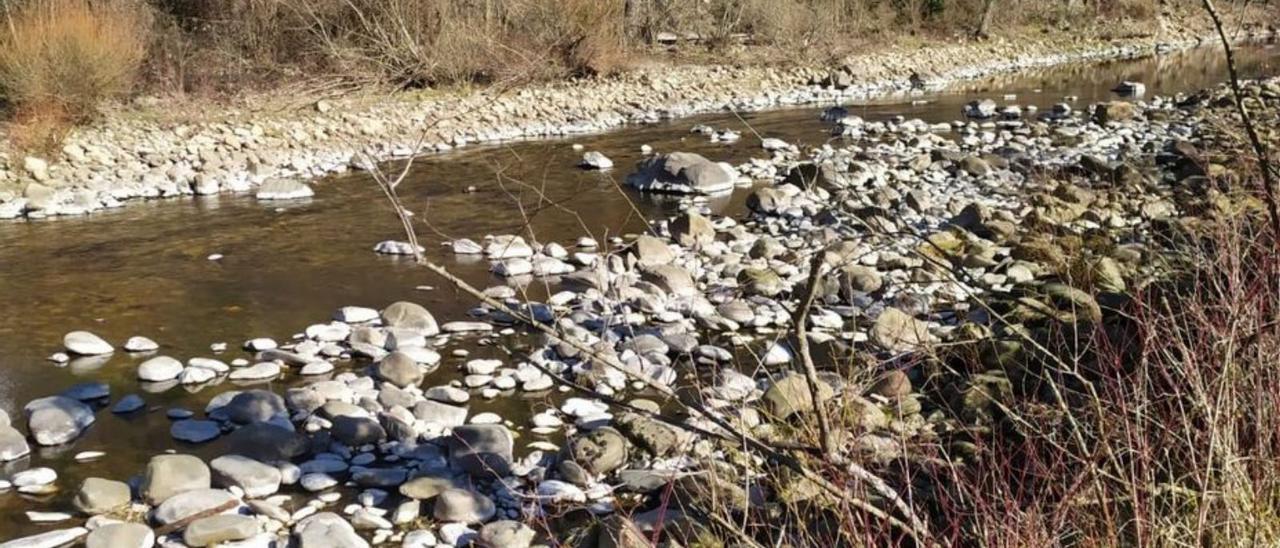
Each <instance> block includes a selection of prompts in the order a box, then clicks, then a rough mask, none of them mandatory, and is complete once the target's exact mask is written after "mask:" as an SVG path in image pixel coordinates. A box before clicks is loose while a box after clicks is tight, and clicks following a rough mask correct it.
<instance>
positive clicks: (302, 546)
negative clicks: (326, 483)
mask: <svg viewBox="0 0 1280 548" xmlns="http://www.w3.org/2000/svg"><path fill="white" fill-rule="evenodd" d="M293 544H294V546H295V548H369V543H368V542H366V541H365V540H364V539H362V538H360V536H359V535H357V534H356V530H355V528H354V527H352V526H351V524H350V523H348V522H347V520H345V519H342V516H340V515H338V514H334V513H332V512H321V513H318V514H316V515H313V516H311V517H308V518H306V519H303V520H302V521H299V522H298V524H297V525H296V526H295V527H294V528H293Z"/></svg>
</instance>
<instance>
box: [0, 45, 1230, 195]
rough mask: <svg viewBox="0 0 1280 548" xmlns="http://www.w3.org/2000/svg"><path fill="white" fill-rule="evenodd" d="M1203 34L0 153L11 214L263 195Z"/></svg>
mask: <svg viewBox="0 0 1280 548" xmlns="http://www.w3.org/2000/svg"><path fill="white" fill-rule="evenodd" d="M1203 33H1204V29H1203V28H1202V27H1200V26H1197V25H1187V26H1183V27H1176V28H1169V29H1166V30H1165V31H1164V32H1163V33H1161V34H1160V35H1159V36H1156V35H1145V36H1141V37H1136V38H1128V39H1116V40H1104V39H1100V38H1090V39H1083V40H1080V39H1076V38H1074V37H1072V36H1070V35H1067V34H1046V35H1044V36H1037V37H1028V38H1023V39H1018V40H1013V41H993V42H963V43H958V44H954V43H953V44H940V43H925V44H916V45H912V46H903V45H890V46H888V47H886V48H885V49H883V50H879V51H875V52H872V53H865V54H860V55H857V56H855V57H852V58H850V59H849V60H847V61H846V62H845V63H844V65H843V66H842V67H838V68H832V67H804V68H789V69H777V68H771V67H760V66H746V67H729V66H679V67H669V66H656V67H651V68H642V69H637V70H634V71H631V72H627V73H624V74H622V75H620V76H617V77H611V78H601V79H588V80H578V81H572V82H562V83H552V84H541V85H534V86H531V87H527V88H521V89H513V90H507V91H501V90H495V89H481V90H477V91H474V92H470V93H462V94H445V95H443V96H439V95H427V96H423V95H420V94H413V93H406V94H397V95H392V96H390V97H380V98H378V99H376V100H371V99H370V98H368V97H363V98H359V97H357V98H350V99H345V100H344V99H334V100H321V101H317V102H315V103H312V104H309V105H308V106H306V107H304V108H298V109H295V110H289V111H286V112H282V113H265V112H261V111H253V112H251V113H247V114H242V115H237V114H236V113H235V112H234V111H232V112H225V113H220V114H213V115H210V114H209V113H204V115H202V116H195V117H179V118H177V119H175V118H172V117H170V116H168V115H165V114H164V112H165V110H166V106H165V105H164V104H163V103H160V104H153V105H150V106H143V107H138V108H126V109H121V110H116V111H112V112H111V113H110V114H108V115H107V116H106V118H105V119H104V120H102V121H101V122H100V123H97V124H95V125H93V126H91V127H87V128H81V129H77V130H76V131H75V132H74V133H73V134H72V135H70V137H69V138H68V139H67V141H66V144H65V146H64V147H63V148H62V151H61V154H60V155H59V157H55V158H35V157H26V156H23V157H18V156H14V155H12V153H5V154H2V155H0V218H6V219H9V218H21V217H27V218H46V217H56V216H65V215H83V214H88V213H92V212H93V211H97V210H101V209H104V208H113V207H118V206H120V205H122V204H123V203H125V202H128V201H130V200H138V199H150V198H165V197H177V196H192V195H211V194H218V193H222V192H252V191H254V190H255V189H256V188H257V187H259V186H260V185H261V184H262V183H264V182H266V181H269V180H273V179H290V180H293V181H294V182H295V183H296V182H298V181H305V180H308V179H311V178H314V177H318V176H322V175H325V174H330V173H336V172H341V171H345V170H348V169H350V168H351V167H352V166H353V165H355V164H359V163H361V162H363V161H365V160H366V159H372V160H375V161H385V160H392V159H397V158H405V157H408V156H411V155H414V154H416V153H421V152H427V151H446V150H452V149H454V148H457V147H462V146H467V145H471V144H477V143H495V142H502V141H509V140H513V139H525V138H539V137H559V136H569V135H575V134H584V133H592V132H600V131H604V130H607V129H611V128H616V127H620V126H623V125H627V124H637V123H646V122H653V121H658V120H663V119H669V118H675V117H681V116H687V115H691V114H695V113H700V112H712V111H722V110H726V109H733V110H738V111H751V110H760V109H768V108H775V107H780V106H789V105H800V104H810V103H818V102H856V101H865V100H868V99H873V98H879V97H886V96H890V95H892V94H908V93H910V92H911V91H912V83H911V78H910V77H911V75H912V74H918V75H921V76H922V77H923V83H924V84H925V85H926V86H927V87H930V88H934V89H937V88H943V87H946V86H947V85H950V84H952V83H954V82H957V81H963V80H970V79H975V78H981V77H984V76H989V75H993V74H998V73H1005V72H1011V71H1017V70H1026V69H1031V68H1036V67H1045V66H1051V65H1056V64H1062V63H1074V62H1089V61H1101V60H1107V59H1118V58H1127V57H1137V56H1146V55H1155V54H1157V53H1158V52H1161V51H1168V50H1172V49H1178V48H1186V47H1193V46H1195V45H1198V44H1200V43H1203V42H1204V40H1205V38H1204V36H1205V35H1204V34H1203ZM1242 38H1247V37H1242ZM186 108H187V109H189V108H190V107H189V106H188V107H186ZM174 110H179V109H174ZM202 119H203V120H206V121H199V120H202ZM192 120H194V121H192Z"/></svg>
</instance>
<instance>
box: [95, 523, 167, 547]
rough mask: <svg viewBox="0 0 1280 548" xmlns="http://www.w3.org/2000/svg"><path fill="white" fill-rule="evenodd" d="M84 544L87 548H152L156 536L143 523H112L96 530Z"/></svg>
mask: <svg viewBox="0 0 1280 548" xmlns="http://www.w3.org/2000/svg"><path fill="white" fill-rule="evenodd" d="M84 544H85V548H151V547H152V546H155V544H156V534H155V532H153V531H152V530H151V528H150V527H147V526H146V525H143V524H141V523H111V524H107V525H103V526H101V527H98V528H97V529H94V530H93V532H91V533H89V536H88V537H87V538H85V540H84Z"/></svg>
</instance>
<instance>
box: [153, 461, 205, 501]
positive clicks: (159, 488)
mask: <svg viewBox="0 0 1280 548" xmlns="http://www.w3.org/2000/svg"><path fill="white" fill-rule="evenodd" d="M210 485H211V477H210V474H209V467H208V466H206V465H205V463H204V461H202V460H200V459H199V458H197V457H194V456H191V455H157V456H155V457H152V458H151V461H150V462H148V463H147V469H146V471H145V472H144V473H143V475H142V484H141V485H140V486H139V487H138V492H139V494H140V495H141V496H142V499H143V500H144V501H146V502H147V504H152V505H156V504H160V503H161V502H164V501H165V499H168V498H169V497H172V496H174V495H176V494H178V493H184V492H187V491H192V490H197V489H208V488H209V486H210Z"/></svg>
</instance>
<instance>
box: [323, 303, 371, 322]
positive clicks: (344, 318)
mask: <svg viewBox="0 0 1280 548" xmlns="http://www.w3.org/2000/svg"><path fill="white" fill-rule="evenodd" d="M333 319H335V320H338V321H340V322H343V323H368V322H371V321H373V320H376V319H378V311H377V310H374V309H372V308H365V307H363V306H344V307H342V308H339V309H338V311H337V312H334V314H333Z"/></svg>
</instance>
